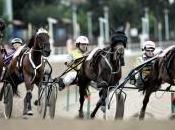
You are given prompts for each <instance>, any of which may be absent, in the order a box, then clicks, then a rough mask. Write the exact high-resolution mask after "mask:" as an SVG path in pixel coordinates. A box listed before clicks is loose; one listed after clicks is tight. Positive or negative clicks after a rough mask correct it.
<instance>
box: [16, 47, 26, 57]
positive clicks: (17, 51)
mask: <svg viewBox="0 0 175 130" xmlns="http://www.w3.org/2000/svg"><path fill="white" fill-rule="evenodd" d="M24 46H25V45H23V46H20V47H19V48H18V49H17V50H16V52H15V53H14V55H13V59H15V58H16V57H17V56H18V55H19V54H20V52H21V50H22V49H23V48H24Z"/></svg>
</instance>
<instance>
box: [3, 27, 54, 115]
mask: <svg viewBox="0 0 175 130" xmlns="http://www.w3.org/2000/svg"><path fill="white" fill-rule="evenodd" d="M24 49H25V51H23V54H22V55H21V56H20V60H19V57H18V55H17V56H16V57H15V56H14V57H13V59H12V61H11V63H10V64H9V66H8V69H7V71H8V73H7V74H6V75H5V80H7V81H8V82H9V83H10V84H11V85H12V88H13V92H14V94H17V95H18V89H17V88H18V85H19V84H20V83H22V82H24V83H25V86H26V90H27V93H26V96H25V98H24V109H23V115H33V112H32V106H31V99H32V90H33V87H34V84H36V85H37V86H38V87H39V86H40V83H41V81H42V78H43V73H44V63H43V62H44V61H43V60H44V57H48V56H49V55H50V52H51V50H50V42H49V34H48V32H47V30H45V29H43V28H40V29H38V31H37V32H36V34H35V35H33V36H32V38H31V39H30V41H29V43H28V44H27V47H25V48H24ZM17 51H18V50H17ZM19 55H20V54H19Z"/></svg>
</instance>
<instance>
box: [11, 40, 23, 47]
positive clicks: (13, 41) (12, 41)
mask: <svg viewBox="0 0 175 130" xmlns="http://www.w3.org/2000/svg"><path fill="white" fill-rule="evenodd" d="M10 43H11V44H12V45H13V44H15V43H19V44H21V45H22V44H23V43H22V39H21V38H13V39H12V40H11V42H10Z"/></svg>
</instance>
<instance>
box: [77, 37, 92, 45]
mask: <svg viewBox="0 0 175 130" xmlns="http://www.w3.org/2000/svg"><path fill="white" fill-rule="evenodd" d="M75 44H89V40H88V38H87V37H86V36H79V37H78V38H77V39H76V41H75Z"/></svg>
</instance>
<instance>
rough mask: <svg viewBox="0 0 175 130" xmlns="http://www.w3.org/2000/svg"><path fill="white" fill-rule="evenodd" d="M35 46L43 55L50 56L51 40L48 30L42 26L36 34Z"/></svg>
mask: <svg viewBox="0 0 175 130" xmlns="http://www.w3.org/2000/svg"><path fill="white" fill-rule="evenodd" d="M34 47H35V49H36V50H39V51H41V53H42V55H43V56H45V57H48V56H49V55H50V52H51V49H50V42H49V34H48V32H47V30H45V29H43V28H40V29H38V32H37V33H36V35H35V42H34Z"/></svg>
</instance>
